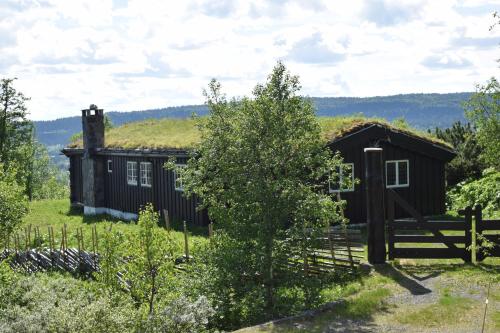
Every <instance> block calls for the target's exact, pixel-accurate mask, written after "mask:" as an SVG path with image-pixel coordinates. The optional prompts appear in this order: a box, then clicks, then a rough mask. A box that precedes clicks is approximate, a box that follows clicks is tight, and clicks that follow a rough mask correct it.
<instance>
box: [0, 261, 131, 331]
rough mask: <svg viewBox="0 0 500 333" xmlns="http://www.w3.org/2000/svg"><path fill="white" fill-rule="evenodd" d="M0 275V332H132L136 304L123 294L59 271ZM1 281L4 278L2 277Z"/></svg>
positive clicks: (3, 271)
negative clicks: (99, 288)
mask: <svg viewBox="0 0 500 333" xmlns="http://www.w3.org/2000/svg"><path fill="white" fill-rule="evenodd" d="M5 271H6V268H5V266H4V267H3V268H2V273H1V274H0V276H2V278H0V279H5V278H6V277H8V279H9V282H10V283H9V284H3V283H2V284H1V286H0V295H2V302H1V305H0V332H89V333H90V332H133V331H134V327H135V318H136V314H135V308H134V306H133V303H132V302H131V300H130V298H128V297H127V296H126V295H125V294H113V295H106V294H99V293H97V292H96V291H94V290H92V289H91V288H89V287H90V285H89V283H87V282H84V281H80V280H76V279H73V278H71V277H65V276H62V275H54V276H51V275H46V274H39V275H35V276H28V277H26V276H22V275H17V274H8V273H6V272H5ZM2 282H3V281H2Z"/></svg>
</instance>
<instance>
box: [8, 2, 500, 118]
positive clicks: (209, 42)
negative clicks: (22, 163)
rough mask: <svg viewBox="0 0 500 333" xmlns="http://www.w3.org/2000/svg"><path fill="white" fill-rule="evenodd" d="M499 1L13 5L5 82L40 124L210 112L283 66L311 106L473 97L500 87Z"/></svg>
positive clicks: (17, 3) (54, 3)
mask: <svg viewBox="0 0 500 333" xmlns="http://www.w3.org/2000/svg"><path fill="white" fill-rule="evenodd" d="M495 10H498V11H500V1H499V0H497V1H486V0H485V1H483V0H474V1H459V0H439V1H429V0H411V1H401V0H400V1H391V0H371V1H360V0H350V1H332V0H324V1H322V0H274V1H229V0H211V1H208V0H186V1H168V0H164V1H161V0H154V1H153V0H113V1H112V0H82V1H80V0H71V1H69V0H1V1H0V76H1V77H17V78H18V80H17V81H16V87H17V88H18V89H19V90H21V91H23V92H24V93H25V94H26V95H27V96H30V97H31V101H30V102H29V109H30V111H31V117H32V118H33V119H54V118H59V117H65V116H72V115H79V110H80V109H82V108H85V107H88V105H89V104H91V103H95V104H97V105H99V107H102V108H104V109H105V110H108V111H111V110H119V111H131V110H142V109H149V108H158V107H165V106H174V105H185V104H201V103H203V101H204V100H203V94H202V90H203V88H204V87H206V85H207V84H208V82H209V81H210V79H211V78H213V77H215V78H217V79H218V80H219V81H221V83H222V86H223V89H224V91H225V92H226V93H227V94H228V95H229V96H243V95H249V94H250V93H251V90H252V88H253V87H254V86H255V84H257V83H259V82H263V81H264V80H265V78H266V76H267V74H268V73H269V72H270V71H271V69H272V67H273V66H274V64H275V63H276V61H277V60H283V61H284V62H285V64H286V65H287V66H288V67H289V69H290V70H291V71H292V72H293V73H294V74H298V75H299V76H300V78H301V83H302V93H303V94H304V95H309V96H379V95H393V94H400V93H420V92H438V93H445V92H457V91H472V90H474V86H475V84H478V83H483V82H485V81H486V80H487V79H488V78H489V77H491V76H498V74H499V67H498V63H497V62H496V59H498V58H500V52H499V43H500V27H497V28H496V29H493V30H492V31H490V30H489V27H490V26H491V25H492V24H493V22H494V19H493V17H492V13H493V12H494V11H495Z"/></svg>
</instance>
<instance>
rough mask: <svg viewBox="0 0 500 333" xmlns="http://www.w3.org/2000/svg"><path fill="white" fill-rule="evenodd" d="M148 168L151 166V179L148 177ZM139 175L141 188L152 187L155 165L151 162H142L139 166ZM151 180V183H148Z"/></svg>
mask: <svg viewBox="0 0 500 333" xmlns="http://www.w3.org/2000/svg"><path fill="white" fill-rule="evenodd" d="M146 166H149V172H150V174H149V177H148V175H147V169H146ZM139 174H140V175H141V186H142V187H151V186H152V185H153V164H152V163H151V162H141V163H140V166H139ZM147 180H149V182H147Z"/></svg>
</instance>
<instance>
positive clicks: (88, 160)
mask: <svg viewBox="0 0 500 333" xmlns="http://www.w3.org/2000/svg"><path fill="white" fill-rule="evenodd" d="M82 130H83V149H84V154H83V158H82V182H83V206H84V207H83V212H84V214H85V215H96V214H102V213H104V212H105V211H106V207H104V172H105V170H104V167H105V161H104V159H103V157H102V156H99V155H97V152H98V150H99V149H100V148H103V147H104V112H103V110H102V109H99V108H97V105H95V104H91V105H90V107H89V108H88V109H85V110H82Z"/></svg>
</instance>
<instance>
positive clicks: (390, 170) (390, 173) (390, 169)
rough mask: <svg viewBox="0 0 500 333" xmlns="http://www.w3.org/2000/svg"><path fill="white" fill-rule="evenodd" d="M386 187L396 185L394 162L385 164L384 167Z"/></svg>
mask: <svg viewBox="0 0 500 333" xmlns="http://www.w3.org/2000/svg"><path fill="white" fill-rule="evenodd" d="M385 177H386V178H387V186H393V185H396V162H387V163H386V167H385Z"/></svg>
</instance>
